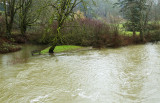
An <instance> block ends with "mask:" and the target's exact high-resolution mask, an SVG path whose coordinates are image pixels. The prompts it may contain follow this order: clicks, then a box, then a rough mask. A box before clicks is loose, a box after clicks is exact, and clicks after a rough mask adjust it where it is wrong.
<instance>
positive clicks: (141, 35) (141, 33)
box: [140, 30, 144, 42]
mask: <svg viewBox="0 0 160 103" xmlns="http://www.w3.org/2000/svg"><path fill="white" fill-rule="evenodd" d="M140 39H141V42H144V34H143V31H142V30H141V31H140Z"/></svg>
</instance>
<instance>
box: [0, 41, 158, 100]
mask: <svg viewBox="0 0 160 103" xmlns="http://www.w3.org/2000/svg"><path fill="white" fill-rule="evenodd" d="M37 48H42V47H41V46H33V45H24V46H23V49H22V50H21V51H19V52H15V53H9V54H0V103H160V43H158V44H146V45H136V46H127V47H122V48H118V49H101V50H95V49H93V50H84V51H78V52H70V53H59V54H55V55H40V56H31V54H30V51H31V49H32V50H34V49H37Z"/></svg>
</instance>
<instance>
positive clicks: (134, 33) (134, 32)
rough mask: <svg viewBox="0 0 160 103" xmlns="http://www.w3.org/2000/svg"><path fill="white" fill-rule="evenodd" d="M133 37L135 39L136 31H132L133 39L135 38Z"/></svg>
mask: <svg viewBox="0 0 160 103" xmlns="http://www.w3.org/2000/svg"><path fill="white" fill-rule="evenodd" d="M135 37H136V31H135V30H133V38H135Z"/></svg>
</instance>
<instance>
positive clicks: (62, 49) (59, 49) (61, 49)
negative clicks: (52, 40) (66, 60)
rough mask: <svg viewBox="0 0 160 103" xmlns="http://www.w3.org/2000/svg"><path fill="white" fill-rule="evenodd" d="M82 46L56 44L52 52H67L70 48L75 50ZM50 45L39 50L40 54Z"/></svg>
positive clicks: (45, 51) (46, 51)
mask: <svg viewBox="0 0 160 103" xmlns="http://www.w3.org/2000/svg"><path fill="white" fill-rule="evenodd" d="M81 48H83V47H81V46H74V45H61V46H56V48H55V50H54V52H55V53H60V52H67V51H72V50H77V49H81ZM49 49H50V47H48V48H46V49H44V50H42V51H41V53H42V54H45V53H48V51H49Z"/></svg>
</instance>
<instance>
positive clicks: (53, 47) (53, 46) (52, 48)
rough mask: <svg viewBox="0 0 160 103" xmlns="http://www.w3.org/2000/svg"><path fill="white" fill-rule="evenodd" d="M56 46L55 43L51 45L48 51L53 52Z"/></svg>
mask: <svg viewBox="0 0 160 103" xmlns="http://www.w3.org/2000/svg"><path fill="white" fill-rule="evenodd" d="M55 47H56V44H55V45H52V46H51V48H50V49H49V53H52V54H53V53H54V49H55Z"/></svg>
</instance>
